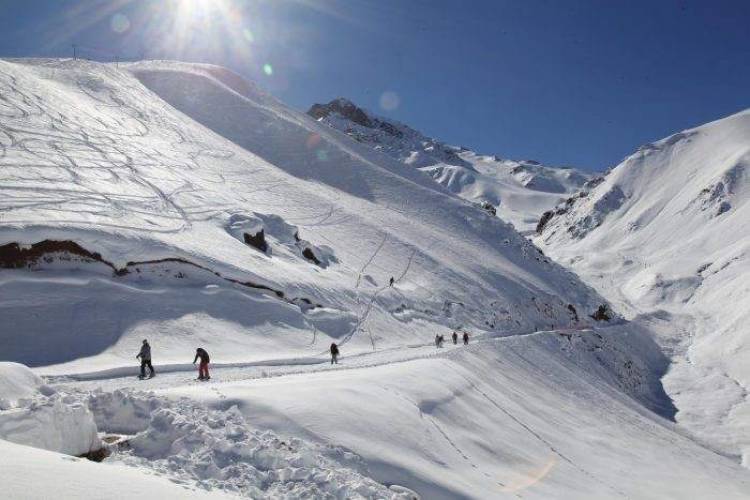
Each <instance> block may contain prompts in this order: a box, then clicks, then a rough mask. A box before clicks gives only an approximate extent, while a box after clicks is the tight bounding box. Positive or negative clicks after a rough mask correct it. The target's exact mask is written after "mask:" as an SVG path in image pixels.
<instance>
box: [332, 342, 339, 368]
mask: <svg viewBox="0 0 750 500" xmlns="http://www.w3.org/2000/svg"><path fill="white" fill-rule="evenodd" d="M338 357H339V346H337V345H336V342H333V343H331V364H334V363H335V364H339V360H338Z"/></svg>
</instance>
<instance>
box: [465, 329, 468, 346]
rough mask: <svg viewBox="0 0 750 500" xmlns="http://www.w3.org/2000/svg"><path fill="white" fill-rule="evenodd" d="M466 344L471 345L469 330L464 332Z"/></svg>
mask: <svg viewBox="0 0 750 500" xmlns="http://www.w3.org/2000/svg"><path fill="white" fill-rule="evenodd" d="M464 345H469V332H464Z"/></svg>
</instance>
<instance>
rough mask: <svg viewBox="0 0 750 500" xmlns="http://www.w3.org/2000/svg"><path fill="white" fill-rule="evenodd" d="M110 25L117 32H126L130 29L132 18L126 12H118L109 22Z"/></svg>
mask: <svg viewBox="0 0 750 500" xmlns="http://www.w3.org/2000/svg"><path fill="white" fill-rule="evenodd" d="M109 26H110V27H111V28H112V31H114V32H115V33H125V32H126V31H128V29H130V19H128V16H126V15H125V14H122V13H120V12H118V13H117V14H115V15H114V16H112V19H111V20H110V22H109Z"/></svg>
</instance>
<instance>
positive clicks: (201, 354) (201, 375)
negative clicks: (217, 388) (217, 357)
mask: <svg viewBox="0 0 750 500" xmlns="http://www.w3.org/2000/svg"><path fill="white" fill-rule="evenodd" d="M198 358H200V360H201V362H200V364H199V365H198V380H210V379H211V377H210V376H209V375H208V362H209V361H211V358H209V357H208V353H207V352H206V350H205V349H203V348H202V347H199V348H198V349H196V350H195V359H193V364H195V362H196V361H198Z"/></svg>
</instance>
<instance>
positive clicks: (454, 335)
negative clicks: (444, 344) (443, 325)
mask: <svg viewBox="0 0 750 500" xmlns="http://www.w3.org/2000/svg"><path fill="white" fill-rule="evenodd" d="M452 338H453V345H456V344H458V333H456V332H453V335H452Z"/></svg>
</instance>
